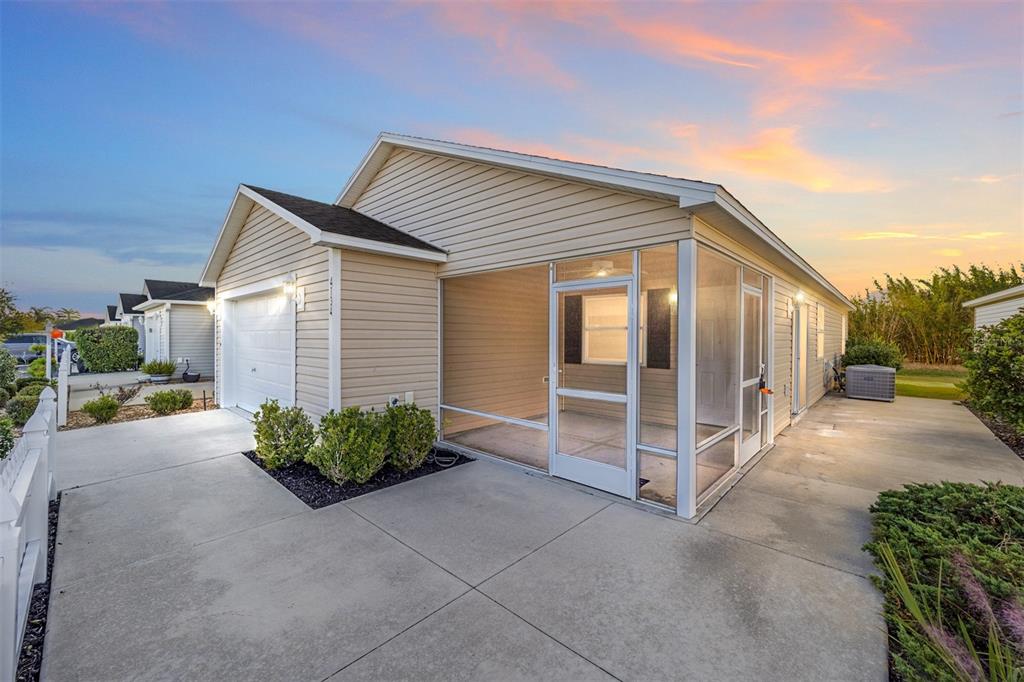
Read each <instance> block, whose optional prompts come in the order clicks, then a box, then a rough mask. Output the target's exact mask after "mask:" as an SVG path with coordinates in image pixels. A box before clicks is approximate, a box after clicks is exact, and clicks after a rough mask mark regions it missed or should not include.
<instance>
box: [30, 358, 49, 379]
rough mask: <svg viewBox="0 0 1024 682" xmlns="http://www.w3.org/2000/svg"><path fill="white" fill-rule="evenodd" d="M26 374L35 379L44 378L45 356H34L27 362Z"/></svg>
mask: <svg viewBox="0 0 1024 682" xmlns="http://www.w3.org/2000/svg"><path fill="white" fill-rule="evenodd" d="M26 371H27V372H28V375H29V376H31V377H35V378H36V379H45V378H46V358H36V359H35V360H33V361H32V362H30V363H28V369H27V370H26Z"/></svg>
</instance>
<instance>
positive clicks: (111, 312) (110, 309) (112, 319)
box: [100, 305, 121, 327]
mask: <svg viewBox="0 0 1024 682" xmlns="http://www.w3.org/2000/svg"><path fill="white" fill-rule="evenodd" d="M120 322H121V318H120V317H118V315H117V306H116V305H108V306H107V312H106V317H104V318H103V324H101V325H100V326H101V327H109V326H110V325H113V324H120Z"/></svg>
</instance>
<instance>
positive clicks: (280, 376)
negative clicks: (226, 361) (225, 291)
mask: <svg viewBox="0 0 1024 682" xmlns="http://www.w3.org/2000/svg"><path fill="white" fill-rule="evenodd" d="M232 305H233V306H234V309H233V310H232V311H231V312H232V314H231V318H230V319H231V337H232V343H231V345H232V346H233V348H234V356H233V362H231V363H230V366H231V367H232V368H233V373H234V376H233V378H234V381H233V382H232V386H231V388H232V395H233V398H234V402H235V404H236V405H238V406H239V407H241V408H242V409H245V410H249V411H250V412H255V411H256V410H257V409H259V406H260V404H261V403H263V402H264V401H265V400H268V399H271V398H276V399H277V400H278V401H279V402H280V403H281V405H282V406H286V405H292V404H293V403H294V396H295V390H294V379H295V374H294V363H293V359H294V357H295V346H294V339H295V321H294V313H293V309H292V308H293V305H294V304H292V303H291V301H289V300H288V299H287V298H286V297H285V296H283V295H281V294H271V295H267V296H254V297H252V298H243V299H239V300H237V301H235V302H234V303H233V304H232Z"/></svg>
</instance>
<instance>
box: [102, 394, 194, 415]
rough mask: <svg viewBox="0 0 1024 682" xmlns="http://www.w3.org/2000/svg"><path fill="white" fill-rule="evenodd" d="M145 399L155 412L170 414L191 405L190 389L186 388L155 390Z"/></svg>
mask: <svg viewBox="0 0 1024 682" xmlns="http://www.w3.org/2000/svg"><path fill="white" fill-rule="evenodd" d="M145 401H146V404H147V405H149V409H151V410H153V411H154V412H156V413H157V414H170V413H171V412H177V411H178V410H184V409H187V408H189V407H192V391H190V390H188V389H187V388H178V389H172V390H169V391H156V392H155V393H150V394H149V395H147V396H146V397H145ZM118 402H120V401H118Z"/></svg>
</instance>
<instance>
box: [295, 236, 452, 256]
mask: <svg viewBox="0 0 1024 682" xmlns="http://www.w3.org/2000/svg"><path fill="white" fill-rule="evenodd" d="M313 244H314V245H315V246H330V247H333V248H339V249H352V250H353V251H365V252H367V253H379V254H383V255H385V256H398V257H400V258H409V259H411V260H422V261H429V262H431V263H445V262H447V261H448V254H446V253H442V252H440V251H430V250H429V249H417V248H416V247H413V246H403V245H401V244H388V243H387V242H378V241H374V240H372V239H361V238H359V237H350V236H349V235H345V234H336V233H334V232H321V233H320V239H318V240H314V241H313Z"/></svg>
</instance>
